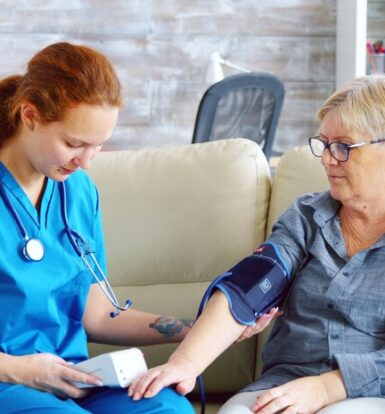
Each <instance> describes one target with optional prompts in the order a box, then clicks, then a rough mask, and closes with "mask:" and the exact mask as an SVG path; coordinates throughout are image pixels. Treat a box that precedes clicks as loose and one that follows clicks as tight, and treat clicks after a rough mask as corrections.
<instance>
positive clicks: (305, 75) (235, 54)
mask: <svg viewBox="0 0 385 414" xmlns="http://www.w3.org/2000/svg"><path fill="white" fill-rule="evenodd" d="M0 6H1V12H0V54H1V56H3V58H2V59H1V63H0V76H4V75H7V74H10V73H15V72H20V71H23V70H24V67H23V64H24V63H25V62H26V61H27V60H28V59H29V58H30V56H32V54H33V53H35V52H36V51H37V50H39V49H40V48H42V47H44V46H46V45H48V44H50V43H53V42H57V41H63V40H65V41H71V42H76V43H85V44H88V45H90V46H92V47H95V48H97V49H99V50H101V51H102V52H104V53H105V54H107V55H108V56H109V58H110V59H111V60H112V62H113V63H114V65H115V67H116V69H117V71H118V74H119V76H120V78H121V81H122V83H123V85H124V87H125V98H126V105H125V108H124V109H123V110H122V112H121V115H120V117H119V124H118V126H117V128H116V131H115V133H114V136H113V139H112V140H111V141H110V143H109V144H108V148H109V149H113V148H141V147H145V146H161V145H173V144H187V143H189V142H190V140H191V135H192V130H193V126H194V120H195V115H196V111H197V107H198V104H199V100H200V98H201V96H202V94H203V93H204V91H205V89H206V88H207V85H205V84H204V73H205V68H206V64H207V61H208V57H209V55H210V53H211V52H213V51H219V52H220V53H221V54H222V55H223V56H225V57H226V58H227V59H229V60H231V61H233V62H234V63H237V64H239V65H241V66H245V67H248V68H252V69H253V70H257V71H258V70H260V71H266V72H270V73H273V74H276V75H277V76H279V77H280V78H281V79H282V80H283V81H284V83H285V87H286V91H287V95H286V101H285V104H284V109H283V114H282V117H281V119H280V123H279V129H278V133H277V136H276V141H275V145H274V149H275V150H276V151H285V150H286V149H288V148H291V147H293V146H294V145H300V144H304V143H306V139H307V137H308V136H310V135H313V134H315V133H316V132H317V122H316V121H315V118H314V113H315V111H316V109H317V108H318V106H319V105H320V104H321V102H322V101H323V100H324V99H325V98H326V97H327V96H328V95H329V94H330V93H331V92H332V91H333V89H334V84H335V43H336V42H335V33H336V28H335V24H336V0H215V1H213V0H66V1H63V0H18V1H15V0H0ZM231 73H232V72H227V74H231Z"/></svg>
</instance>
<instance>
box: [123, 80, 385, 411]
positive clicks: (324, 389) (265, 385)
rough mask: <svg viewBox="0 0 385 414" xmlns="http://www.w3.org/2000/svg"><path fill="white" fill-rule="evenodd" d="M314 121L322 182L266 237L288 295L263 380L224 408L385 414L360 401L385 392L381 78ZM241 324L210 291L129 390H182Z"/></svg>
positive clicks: (384, 407)
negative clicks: (285, 271) (324, 187)
mask: <svg viewBox="0 0 385 414" xmlns="http://www.w3.org/2000/svg"><path fill="white" fill-rule="evenodd" d="M318 119H319V121H320V135H319V136H317V137H313V138H310V140H309V144H310V149H311V151H312V152H313V154H314V155H315V156H316V157H319V158H320V159H321V163H322V165H323V167H324V168H325V172H326V174H327V177H328V180H329V185H330V189H329V191H327V192H324V193H314V194H306V195H304V196H302V197H300V198H299V199H298V200H297V201H295V202H294V204H293V205H292V206H291V207H290V208H289V209H288V210H287V211H286V212H285V213H284V214H283V215H282V216H281V217H280V218H279V220H278V222H277V223H276V225H275V226H274V228H273V231H272V234H271V235H270V237H269V238H268V241H269V242H271V243H274V244H275V246H278V249H279V252H280V254H281V255H282V257H283V258H284V259H285V260H286V262H287V263H288V264H289V266H290V267H291V275H292V276H291V280H292V283H291V286H290V293H289V295H288V297H287V300H286V303H285V307H284V315H283V316H282V317H281V318H279V319H278V320H277V321H276V323H275V326H274V328H273V331H272V333H271V335H270V338H269V340H268V342H267V344H266V346H265V349H264V369H263V374H262V376H261V377H260V378H259V379H257V380H256V381H255V382H254V383H253V384H251V385H249V386H248V387H246V388H245V389H243V390H242V392H241V393H239V394H237V395H236V396H234V397H233V398H231V399H230V400H229V401H228V402H227V403H226V404H225V405H224V406H223V407H222V409H221V410H220V413H221V414H229V413H237V414H241V413H251V412H252V413H259V414H262V413H263V414H273V413H284V414H291V413H293V414H294V413H302V414H310V413H325V414H326V413H328V414H329V413H330V414H331V413H333V414H336V413H344V414H346V413H349V414H353V413H354V414H355V413H361V412H363V411H364V410H365V411H366V412H368V413H370V414H374V413H384V412H385V400H382V399H381V398H364V399H362V398H359V397H385V284H384V268H385V236H384V234H385V191H384V185H385V77H383V76H367V77H363V78H359V79H357V80H354V81H352V82H351V83H349V84H347V85H346V86H345V87H343V88H342V89H340V90H338V91H337V92H336V93H334V94H333V95H332V96H331V97H330V98H329V99H327V100H326V102H325V103H324V104H323V105H322V106H321V108H320V109H319V111H318ZM270 317H271V316H270ZM243 329H244V326H242V325H240V324H238V323H237V322H236V321H235V320H234V318H232V316H231V313H230V311H229V309H228V304H227V300H226V298H225V297H224V295H223V294H222V292H219V291H217V292H216V293H215V294H214V295H213V296H212V298H211V300H210V301H209V304H208V306H207V308H206V310H205V312H204V313H203V314H202V316H201V318H199V319H198V321H197V323H196V325H195V326H194V328H193V329H192V330H191V332H190V333H189V334H188V335H187V337H186V338H185V340H184V341H183V342H182V344H181V345H180V346H179V347H178V349H177V350H176V351H175V352H174V354H173V355H172V356H171V357H170V359H169V361H168V363H166V364H165V365H163V366H160V367H157V368H154V369H152V370H150V372H149V373H148V374H147V375H145V376H144V377H142V378H140V379H138V380H137V381H136V382H135V383H134V385H133V386H132V387H131V389H130V394H131V395H132V396H133V397H134V399H139V398H141V397H142V396H144V397H149V396H152V395H155V394H156V393H157V392H158V391H159V390H160V389H161V388H162V387H164V386H166V385H169V384H172V383H174V384H177V390H178V391H179V392H180V393H186V392H188V391H190V390H191V389H192V386H193V384H194V380H195V377H196V375H198V374H199V373H200V372H202V371H203V370H204V369H205V368H206V366H207V365H208V364H210V363H211V361H212V360H213V359H214V358H215V357H216V356H217V355H218V354H219V353H220V352H222V351H223V350H224V349H225V348H226V347H228V346H229V345H230V344H231V343H232V341H234V339H235V338H237V336H238V335H239V333H240V332H241V331H242V330H243ZM249 332H250V329H249ZM213 338H216V341H215V342H214V341H213ZM208 344H209V345H208ZM202 350H204V352H202Z"/></svg>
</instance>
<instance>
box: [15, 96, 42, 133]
mask: <svg viewBox="0 0 385 414" xmlns="http://www.w3.org/2000/svg"><path fill="white" fill-rule="evenodd" d="M20 120H21V122H22V124H23V125H24V126H25V128H27V129H29V130H30V131H34V129H35V128H36V124H37V123H39V122H40V119H39V113H38V111H37V108H36V106H35V105H33V104H31V103H30V102H23V103H22V104H21V106H20Z"/></svg>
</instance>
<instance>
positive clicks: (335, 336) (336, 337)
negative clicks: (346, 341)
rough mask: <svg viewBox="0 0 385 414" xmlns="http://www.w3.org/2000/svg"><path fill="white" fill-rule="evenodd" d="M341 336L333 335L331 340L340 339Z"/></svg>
mask: <svg viewBox="0 0 385 414" xmlns="http://www.w3.org/2000/svg"><path fill="white" fill-rule="evenodd" d="M339 337H340V336H339V335H337V334H333V335H331V337H330V338H332V339H338V338H339Z"/></svg>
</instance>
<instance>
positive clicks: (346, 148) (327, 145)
mask: <svg viewBox="0 0 385 414" xmlns="http://www.w3.org/2000/svg"><path fill="white" fill-rule="evenodd" d="M314 140H317V141H320V142H322V144H323V145H324V149H323V151H322V154H321V155H317V154H315V153H314V151H313V148H312V144H311V143H312V141H314ZM380 142H385V138H379V139H375V140H373V141H369V142H358V143H357V144H344V143H343V142H338V141H333V142H327V141H324V140H323V139H321V137H320V136H319V135H317V136H315V137H310V138H309V147H310V151H311V152H312V154H313V155H314V156H315V157H318V158H321V157H322V155H323V153H324V152H325V150H326V149H328V150H329V152H330V155H331V156H332V157H333V158H334V159H335V160H337V161H339V162H346V161H347V160H348V159H349V156H350V151H351V150H352V149H355V148H359V147H362V146H364V145H371V144H378V143H380ZM333 144H334V145H338V146H339V147H343V148H344V151H346V159H344V160H340V159H338V158H337V157H336V156H335V155H334V154H333V151H332V150H331V149H330V147H331V145H333Z"/></svg>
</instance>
